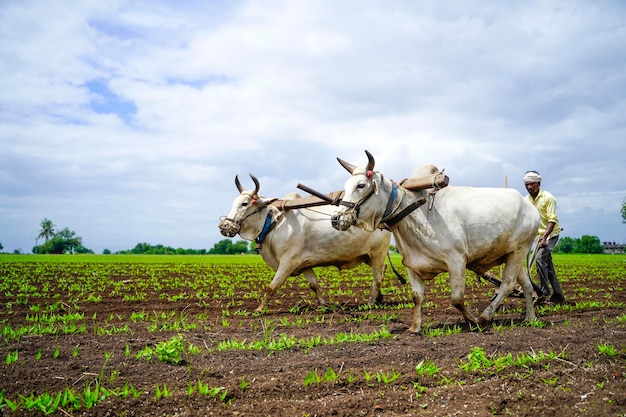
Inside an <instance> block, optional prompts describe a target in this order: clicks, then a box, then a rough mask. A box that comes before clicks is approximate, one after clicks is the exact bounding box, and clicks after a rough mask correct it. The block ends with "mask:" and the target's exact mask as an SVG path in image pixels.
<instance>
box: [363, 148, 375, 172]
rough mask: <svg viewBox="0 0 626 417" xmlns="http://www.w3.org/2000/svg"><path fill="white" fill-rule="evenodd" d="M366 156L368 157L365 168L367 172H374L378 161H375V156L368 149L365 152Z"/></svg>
mask: <svg viewBox="0 0 626 417" xmlns="http://www.w3.org/2000/svg"><path fill="white" fill-rule="evenodd" d="M365 154H366V155H367V166H366V167H365V172H367V171H373V170H374V165H375V164H376V161H374V156H372V154H371V153H370V152H369V151H368V150H367V149H366V150H365Z"/></svg>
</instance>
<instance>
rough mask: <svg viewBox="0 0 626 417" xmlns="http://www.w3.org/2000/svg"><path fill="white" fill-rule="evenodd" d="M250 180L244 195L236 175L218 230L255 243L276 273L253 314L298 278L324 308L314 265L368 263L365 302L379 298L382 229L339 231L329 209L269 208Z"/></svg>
mask: <svg viewBox="0 0 626 417" xmlns="http://www.w3.org/2000/svg"><path fill="white" fill-rule="evenodd" d="M250 177H251V178H252V180H253V181H254V184H255V188H254V189H253V190H248V191H246V190H244V189H243V187H242V186H241V184H240V182H239V179H238V178H237V177H235V185H236V186H237V189H238V190H239V192H240V195H239V196H238V197H237V198H235V200H234V201H233V206H232V209H231V211H230V213H229V214H228V216H227V217H226V218H224V219H222V221H221V222H220V224H219V228H220V231H221V233H222V234H223V235H224V236H227V237H233V236H235V235H236V234H237V233H238V234H239V236H241V237H242V238H243V239H246V240H251V241H256V242H257V247H258V248H259V251H260V253H261V256H262V257H263V260H264V261H265V263H267V264H268V265H269V266H270V267H272V268H273V269H274V271H276V274H275V275H274V278H273V279H272V282H271V284H269V285H268V286H267V288H266V290H265V296H264V297H263V300H262V302H261V304H260V305H259V307H258V308H257V309H256V311H258V312H261V311H263V310H264V309H265V307H266V306H267V302H268V300H269V299H270V297H271V296H272V295H273V294H274V293H275V292H276V290H277V289H278V287H280V286H281V285H282V284H283V283H284V282H285V280H286V279H287V277H289V276H297V275H300V274H303V275H304V276H305V277H306V279H307V281H308V282H309V286H310V287H311V289H312V290H313V292H314V293H315V296H316V297H317V300H318V301H319V303H320V304H321V305H324V299H323V298H322V296H321V295H320V291H319V285H318V283H317V277H316V276H315V273H314V272H313V267H317V266H336V267H337V268H339V269H351V268H355V267H357V266H358V265H360V264H361V263H366V264H368V265H369V266H370V267H371V268H372V273H373V276H374V279H373V284H372V292H371V295H370V300H369V303H370V304H374V303H376V301H377V300H380V299H381V298H380V297H379V294H380V286H381V285H382V280H383V277H384V273H385V268H386V265H385V256H386V255H387V252H388V251H389V243H390V240H391V233H389V232H387V231H382V230H381V231H377V232H375V233H369V232H365V231H362V230H358V229H354V230H352V231H350V232H349V233H342V232H339V231H337V230H335V229H334V228H333V227H332V226H331V224H330V217H331V215H332V214H333V212H334V207H331V206H317V207H314V208H312V209H307V208H301V209H289V210H285V211H281V210H280V209H279V208H277V207H275V206H272V205H270V204H271V203H272V202H273V201H275V200H276V199H275V198H274V199H269V198H264V197H261V196H259V195H258V192H259V181H258V180H257V178H256V177H254V175H252V174H250ZM297 197H299V196H298V195H297V193H292V194H290V195H289V196H288V197H287V198H291V199H293V198H297ZM260 242H262V243H260Z"/></svg>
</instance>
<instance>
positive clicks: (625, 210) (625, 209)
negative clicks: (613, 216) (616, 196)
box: [622, 197, 626, 223]
mask: <svg viewBox="0 0 626 417" xmlns="http://www.w3.org/2000/svg"><path fill="white" fill-rule="evenodd" d="M622 223H626V197H624V201H622Z"/></svg>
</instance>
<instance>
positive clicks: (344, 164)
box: [337, 158, 356, 174]
mask: <svg viewBox="0 0 626 417" xmlns="http://www.w3.org/2000/svg"><path fill="white" fill-rule="evenodd" d="M337 161H339V163H340V164H341V166H342V167H344V168H345V169H346V171H348V172H349V173H350V174H352V173H353V172H354V170H355V168H356V166H354V165H352V164H349V163H347V162H346V161H344V160H343V159H341V158H337Z"/></svg>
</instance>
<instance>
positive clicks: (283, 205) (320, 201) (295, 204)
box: [270, 191, 343, 211]
mask: <svg viewBox="0 0 626 417" xmlns="http://www.w3.org/2000/svg"><path fill="white" fill-rule="evenodd" d="M342 196H343V191H333V192H331V193H329V194H328V195H327V196H326V197H325V198H322V197H317V196H311V197H302V198H296V199H295V200H276V201H274V202H273V203H272V204H270V205H272V206H274V207H277V208H279V209H280V210H283V211H284V210H293V209H300V208H307V207H316V206H327V205H329V204H332V203H333V202H334V201H336V202H337V203H338V202H339V201H341V197H342ZM337 203H336V204H335V205H337Z"/></svg>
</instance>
